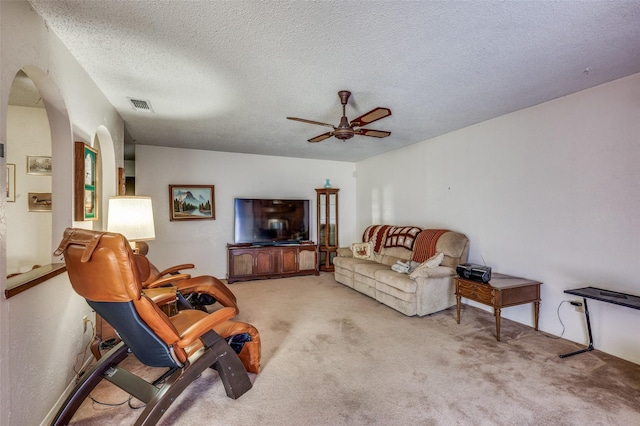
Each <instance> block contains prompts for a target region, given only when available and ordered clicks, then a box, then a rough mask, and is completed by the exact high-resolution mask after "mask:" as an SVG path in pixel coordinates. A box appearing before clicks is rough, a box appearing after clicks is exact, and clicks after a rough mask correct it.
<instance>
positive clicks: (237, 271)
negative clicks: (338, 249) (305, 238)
mask: <svg viewBox="0 0 640 426" xmlns="http://www.w3.org/2000/svg"><path fill="white" fill-rule="evenodd" d="M227 263H228V264H227V267H228V269H227V270H228V274H227V282H228V283H229V284H231V283H234V282H236V281H250V280H263V279H269V278H287V277H297V276H302V275H319V274H320V272H319V271H318V246H317V245H316V244H314V243H312V242H304V243H300V244H276V245H253V244H251V243H247V244H227Z"/></svg>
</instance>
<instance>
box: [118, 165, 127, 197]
mask: <svg viewBox="0 0 640 426" xmlns="http://www.w3.org/2000/svg"><path fill="white" fill-rule="evenodd" d="M126 192H127V180H126V177H125V175H124V167H118V195H124V194H125V193H126Z"/></svg>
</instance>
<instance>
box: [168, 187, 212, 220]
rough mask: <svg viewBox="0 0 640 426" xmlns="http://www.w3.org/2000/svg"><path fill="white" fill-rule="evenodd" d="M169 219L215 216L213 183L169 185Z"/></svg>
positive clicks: (194, 218)
mask: <svg viewBox="0 0 640 426" xmlns="http://www.w3.org/2000/svg"><path fill="white" fill-rule="evenodd" d="M169 211H170V216H169V220H171V221H179V220H204V219H215V218H216V204H215V186H214V185H169Z"/></svg>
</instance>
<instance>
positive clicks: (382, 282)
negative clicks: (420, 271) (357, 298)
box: [375, 269, 418, 300]
mask: <svg viewBox="0 0 640 426" xmlns="http://www.w3.org/2000/svg"><path fill="white" fill-rule="evenodd" d="M375 279H376V289H378V290H379V291H386V292H387V293H393V296H394V297H397V298H399V299H402V300H408V296H403V295H401V294H399V293H405V294H406V293H415V292H416V289H417V288H418V285H417V284H416V282H415V281H414V280H412V279H411V278H409V276H408V275H407V274H399V273H397V272H395V271H392V270H390V269H381V270H379V271H376V273H375ZM390 288H392V289H394V290H389V289H390Z"/></svg>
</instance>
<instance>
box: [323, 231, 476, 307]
mask: <svg viewBox="0 0 640 426" xmlns="http://www.w3.org/2000/svg"><path fill="white" fill-rule="evenodd" d="M362 239H363V242H364V243H367V247H364V248H368V249H370V250H371V253H370V255H369V257H368V258H359V257H355V256H360V257H363V256H364V257H366V255H367V253H366V250H365V252H363V250H362V249H363V245H362V244H357V245H356V247H354V246H352V247H343V248H339V249H338V252H337V256H336V257H335V258H334V260H333V264H334V266H335V272H334V274H335V279H336V281H338V282H339V283H342V284H344V285H346V286H349V287H351V288H353V289H354V290H357V291H359V292H361V293H364V294H366V295H367V296H369V297H372V298H374V299H376V300H377V301H379V302H381V303H384V304H385V305H387V306H390V307H392V308H393V309H396V310H397V311H400V312H402V313H403V314H405V315H408V316H412V315H419V316H423V315H427V314H430V313H433V312H437V311H440V310H443V309H446V308H448V307H450V306H453V305H455V303H456V300H455V295H454V292H455V289H454V281H453V278H454V276H455V275H456V271H455V268H456V266H457V265H458V264H459V263H465V262H466V261H467V256H468V254H469V240H468V238H467V237H466V235H464V234H461V233H459V232H453V231H447V230H433V229H422V228H418V227H399V226H390V225H371V226H369V227H368V228H367V229H366V230H365V231H364V233H363V238H362ZM353 249H356V250H355V255H354V250H353ZM357 249H359V250H357ZM437 253H442V254H443V255H444V256H443V257H442V256H438V257H441V258H442V261H441V262H440V264H439V265H438V266H433V265H432V264H429V265H427V264H426V263H424V262H425V261H426V260H427V259H429V258H431V257H432V256H434V255H436V254H437ZM399 260H400V261H405V262H412V265H413V266H415V265H418V264H420V265H421V266H420V267H418V268H417V269H415V270H414V271H412V273H411V274H406V273H399V272H396V271H394V270H392V269H391V267H392V266H393V265H394V264H395V263H396V262H397V261H399ZM432 262H433V261H432ZM432 262H430V263H432ZM436 263H437V262H436ZM427 266H429V267H427Z"/></svg>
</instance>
